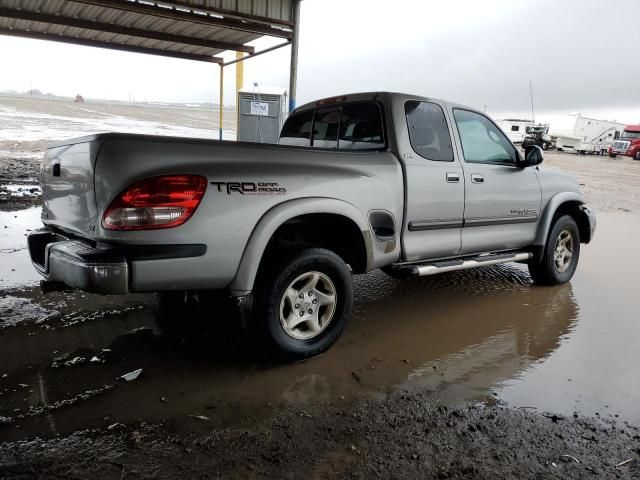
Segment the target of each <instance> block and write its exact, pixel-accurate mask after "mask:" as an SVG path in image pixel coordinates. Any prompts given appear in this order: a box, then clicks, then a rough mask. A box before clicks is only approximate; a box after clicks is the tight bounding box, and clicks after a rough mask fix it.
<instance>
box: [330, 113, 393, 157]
mask: <svg viewBox="0 0 640 480" xmlns="http://www.w3.org/2000/svg"><path fill="white" fill-rule="evenodd" d="M338 148H339V149H340V150H367V149H373V148H384V137H383V134H382V118H381V116H380V107H378V105H376V104H375V103H356V104H352V105H345V106H344V107H343V109H342V119H341V121H340V142H339V145H338Z"/></svg>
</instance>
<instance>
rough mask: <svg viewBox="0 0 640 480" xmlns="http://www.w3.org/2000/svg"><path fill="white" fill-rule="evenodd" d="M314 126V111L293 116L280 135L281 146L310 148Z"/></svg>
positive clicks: (288, 119)
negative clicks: (312, 127)
mask: <svg viewBox="0 0 640 480" xmlns="http://www.w3.org/2000/svg"><path fill="white" fill-rule="evenodd" d="M312 124H313V110H309V111H308V112H302V113H299V114H297V115H291V116H290V117H289V118H287V121H286V122H285V123H284V126H283V127H282V133H281V134H280V141H279V142H278V143H280V144H281V145H295V146H298V147H308V146H309V145H310V144H311V126H312Z"/></svg>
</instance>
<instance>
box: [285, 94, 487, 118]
mask: <svg viewBox="0 0 640 480" xmlns="http://www.w3.org/2000/svg"><path fill="white" fill-rule="evenodd" d="M391 97H405V98H406V99H416V100H425V101H434V100H435V101H437V102H441V103H446V104H449V105H452V106H456V107H461V108H465V109H467V110H473V111H477V109H475V108H471V107H467V106H466V105H460V104H456V103H453V102H448V101H446V100H442V99H440V98H434V97H425V96H423V95H416V94H412V93H402V92H387V91H382V92H356V93H345V94H342V95H334V96H332V97H327V98H321V99H319V100H314V101H312V102H309V103H305V104H304V105H300V106H299V107H297V108H296V109H295V110H294V111H293V112H291V113H299V112H302V111H304V110H309V109H311V108H317V107H322V106H331V105H338V104H341V103H345V102H366V101H375V100H380V101H383V102H384V101H387V100H389V99H390V98H391Z"/></svg>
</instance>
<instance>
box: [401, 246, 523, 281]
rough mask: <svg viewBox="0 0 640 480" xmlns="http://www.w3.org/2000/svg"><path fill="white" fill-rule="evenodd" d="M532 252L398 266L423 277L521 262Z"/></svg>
mask: <svg viewBox="0 0 640 480" xmlns="http://www.w3.org/2000/svg"><path fill="white" fill-rule="evenodd" d="M532 256H533V254H531V253H529V252H517V253H505V254H496V255H481V256H479V257H473V258H469V259H466V260H465V259H460V260H444V261H441V262H433V263H429V264H423V265H412V266H406V267H400V269H401V270H405V271H407V273H409V274H411V275H417V276H420V277H425V276H427V275H435V274H436V273H444V272H453V271H456V270H467V269H469V268H475V267H484V266H488V265H497V264H499V263H508V262H522V261H525V260H529V259H530V258H531V257H532Z"/></svg>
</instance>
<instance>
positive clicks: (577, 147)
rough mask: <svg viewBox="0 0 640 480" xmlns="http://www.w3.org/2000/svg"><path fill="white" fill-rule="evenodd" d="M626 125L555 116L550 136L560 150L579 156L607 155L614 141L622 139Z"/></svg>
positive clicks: (578, 117)
mask: <svg viewBox="0 0 640 480" xmlns="http://www.w3.org/2000/svg"><path fill="white" fill-rule="evenodd" d="M624 127H625V125H624V124H622V123H616V122H610V121H608V120H597V119H595V118H588V117H583V116H581V115H579V114H578V115H553V116H551V117H550V121H549V136H550V137H551V138H552V139H553V140H555V143H556V147H557V148H558V150H567V151H569V152H575V153H578V154H585V153H592V154H593V153H595V154H599V155H605V154H606V153H607V150H608V148H609V146H611V144H612V143H613V141H614V140H616V139H617V138H619V137H620V134H621V133H622V131H623V130H624Z"/></svg>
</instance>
